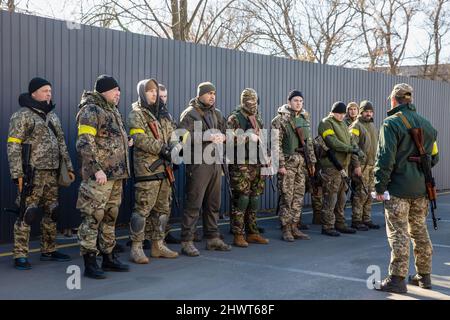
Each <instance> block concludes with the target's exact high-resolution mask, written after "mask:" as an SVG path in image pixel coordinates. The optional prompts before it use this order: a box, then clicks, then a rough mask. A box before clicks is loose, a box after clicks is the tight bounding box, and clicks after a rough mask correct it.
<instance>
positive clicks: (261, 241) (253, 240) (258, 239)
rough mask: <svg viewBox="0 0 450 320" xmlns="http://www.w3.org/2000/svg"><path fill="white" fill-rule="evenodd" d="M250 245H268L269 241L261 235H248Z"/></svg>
mask: <svg viewBox="0 0 450 320" xmlns="http://www.w3.org/2000/svg"><path fill="white" fill-rule="evenodd" d="M247 242H248V243H258V244H268V243H269V239H266V238H264V237H262V236H261V235H260V234H259V233H251V234H249V235H247Z"/></svg>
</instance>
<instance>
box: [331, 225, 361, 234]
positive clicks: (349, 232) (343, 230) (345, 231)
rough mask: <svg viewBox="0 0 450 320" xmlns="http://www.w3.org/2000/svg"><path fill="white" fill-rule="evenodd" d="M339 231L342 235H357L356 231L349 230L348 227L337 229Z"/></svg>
mask: <svg viewBox="0 0 450 320" xmlns="http://www.w3.org/2000/svg"><path fill="white" fill-rule="evenodd" d="M336 230H337V231H339V232H340V233H347V234H352V233H356V230H355V229H353V228H349V227H347V226H344V227H341V228H336Z"/></svg>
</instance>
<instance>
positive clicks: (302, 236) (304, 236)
mask: <svg viewBox="0 0 450 320" xmlns="http://www.w3.org/2000/svg"><path fill="white" fill-rule="evenodd" d="M291 233H292V236H293V237H294V239H300V240H311V238H310V237H309V236H308V235H307V234H304V233H303V232H301V231H300V230H298V228H297V224H296V223H293V224H291Z"/></svg>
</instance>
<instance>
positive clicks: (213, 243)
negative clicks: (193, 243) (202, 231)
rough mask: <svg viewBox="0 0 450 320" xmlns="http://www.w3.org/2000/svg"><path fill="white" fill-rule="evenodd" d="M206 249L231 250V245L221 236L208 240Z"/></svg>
mask: <svg viewBox="0 0 450 320" xmlns="http://www.w3.org/2000/svg"><path fill="white" fill-rule="evenodd" d="M206 250H217V251H230V250H231V246H230V245H228V244H226V243H225V242H223V241H222V239H220V238H213V239H207V240H206Z"/></svg>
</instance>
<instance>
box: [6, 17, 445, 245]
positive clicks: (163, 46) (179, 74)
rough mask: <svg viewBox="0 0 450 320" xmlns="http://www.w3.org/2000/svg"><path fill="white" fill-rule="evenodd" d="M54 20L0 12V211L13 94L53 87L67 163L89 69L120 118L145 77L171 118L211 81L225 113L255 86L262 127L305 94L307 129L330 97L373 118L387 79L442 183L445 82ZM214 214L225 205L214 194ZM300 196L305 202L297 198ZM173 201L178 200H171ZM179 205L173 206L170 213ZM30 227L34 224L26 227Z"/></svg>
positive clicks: (69, 194)
mask: <svg viewBox="0 0 450 320" xmlns="http://www.w3.org/2000/svg"><path fill="white" fill-rule="evenodd" d="M68 27H73V25H67V23H66V22H64V21H56V20H51V19H46V18H41V17H35V16H28V15H24V14H17V13H12V14H11V13H9V12H6V11H0V111H1V121H0V146H1V150H2V152H1V153H0V188H1V190H0V208H3V207H6V206H11V205H12V203H13V201H14V197H15V194H16V189H15V187H14V185H13V183H12V182H11V180H10V177H9V170H8V162H7V156H6V139H7V134H8V123H9V118H10V116H11V114H12V113H13V112H14V111H16V110H17V109H18V103H17V98H18V96H19V94H20V93H21V92H24V91H26V89H27V85H28V81H29V80H30V79H31V78H32V77H35V76H41V77H44V78H47V79H49V81H50V82H52V84H53V94H54V102H55V103H56V105H57V108H56V112H57V114H58V115H59V117H60V118H61V122H62V125H63V128H64V131H65V135H66V141H67V144H68V147H69V151H70V154H71V156H72V159H73V161H74V163H75V164H76V153H75V140H76V126H75V115H76V113H77V109H78V108H77V106H78V103H79V99H80V96H81V93H82V91H83V90H84V89H91V88H92V87H93V84H94V81H95V79H96V77H97V76H98V75H99V74H102V73H107V74H111V75H113V76H114V77H116V78H117V79H118V80H119V83H120V86H121V90H122V97H121V102H120V111H121V113H122V114H123V115H124V116H126V115H127V113H128V111H129V109H130V106H131V103H132V102H133V101H135V100H136V99H137V93H136V89H135V87H136V84H137V82H138V81H139V80H140V79H144V78H149V77H155V78H156V79H158V80H159V82H161V83H163V84H165V85H166V86H167V87H168V92H169V108H170V110H171V111H172V113H173V115H174V117H175V118H178V117H179V115H180V113H181V111H182V110H183V109H184V108H185V107H186V105H187V103H188V101H189V99H190V98H192V97H194V96H195V94H196V87H197V84H198V83H200V82H203V81H212V82H213V83H215V85H216V87H217V106H218V108H219V109H221V110H222V112H223V113H224V115H228V114H229V113H230V112H231V111H232V110H233V108H234V107H235V106H236V105H237V104H238V103H239V96H240V92H241V91H242V90H243V89H244V88H246V87H252V88H255V89H256V90H257V91H258V93H259V96H260V99H261V107H262V111H261V113H262V115H263V119H264V121H265V124H266V126H269V125H270V121H271V119H272V118H273V117H274V116H275V114H276V110H277V108H278V106H280V105H281V104H283V103H284V102H285V101H286V97H287V94H288V92H289V91H290V90H292V89H299V90H301V91H303V93H304V94H305V103H306V109H307V110H308V111H309V112H310V113H311V115H312V125H313V130H314V132H315V131H316V129H317V124H318V122H319V121H320V119H322V118H323V117H325V116H326V115H327V114H328V111H329V109H330V106H331V105H332V103H333V102H335V101H337V100H342V101H345V102H348V101H351V100H354V101H360V100H363V99H369V100H371V101H372V102H373V103H374V105H375V107H376V123H377V124H379V123H380V122H381V120H382V118H383V117H384V116H385V112H386V110H387V101H386V97H387V95H388V94H389V92H390V89H391V88H392V86H393V85H394V84H395V83H397V82H408V83H410V84H411V85H412V86H413V87H414V88H415V103H416V105H417V107H418V111H419V112H420V113H421V114H423V115H425V116H426V117H427V118H428V119H430V120H431V122H432V123H433V125H434V126H435V127H436V128H437V129H438V130H439V145H440V146H441V148H440V155H441V162H440V164H439V165H438V166H437V168H436V169H435V170H434V172H435V175H436V178H437V184H438V187H439V188H440V189H447V188H449V187H450V174H449V173H448V171H447V166H446V164H445V163H446V161H447V159H449V151H448V148H446V147H445V146H447V145H449V142H450V141H449V140H450V133H449V130H448V129H447V122H448V119H449V118H450V117H449V116H448V106H447V104H448V102H449V101H450V86H449V84H446V83H442V82H434V81H428V80H421V79H415V78H404V77H393V76H389V75H384V74H379V73H371V72H367V71H363V70H354V69H346V68H341V67H335V66H327V65H319V64H312V63H304V62H299V61H292V60H288V59H283V58H275V57H270V56H264V55H259V54H253V53H244V52H240V51H232V50H227V49H222V48H213V47H207V46H204V45H194V44H190V43H185V42H179V41H171V40H166V39H159V38H155V37H150V36H144V35H139V34H133V33H125V32H121V31H114V30H108V29H102V28H97V27H90V26H81V27H80V28H79V29H71V28H68ZM177 176H178V182H177V183H178V197H179V198H180V200H182V198H183V195H184V194H185V192H184V190H183V189H184V174H183V169H181V170H180V172H178V174H177ZM78 184H79V183H76V184H75V185H73V186H72V187H70V188H69V189H63V190H62V192H61V199H60V203H61V206H62V219H61V221H60V227H62V226H75V225H77V224H78V223H79V213H78V212H77V211H76V210H75V209H74V207H75V201H76V195H77V187H78ZM222 194H223V196H222V199H223V205H222V210H227V211H228V209H229V204H228V197H227V196H226V193H225V190H223V192H222ZM130 195H131V188H130V187H129V186H127V188H126V191H125V199H124V202H123V206H122V210H121V215H120V221H122V222H125V221H127V219H128V216H129V211H130V210H129V207H130ZM308 201H309V199H307V203H309V202H308ZM180 203H183V201H180ZM275 206H276V195H275V194H273V192H272V191H271V189H270V187H269V186H266V192H265V194H264V196H263V197H262V199H261V208H263V209H269V208H274V207H275ZM179 215H180V211H178V212H174V216H175V217H176V216H179ZM14 220H15V218H14V217H13V216H8V215H5V214H1V215H0V241H9V240H11V239H12V225H13V223H14ZM35 229H36V228H35Z"/></svg>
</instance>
